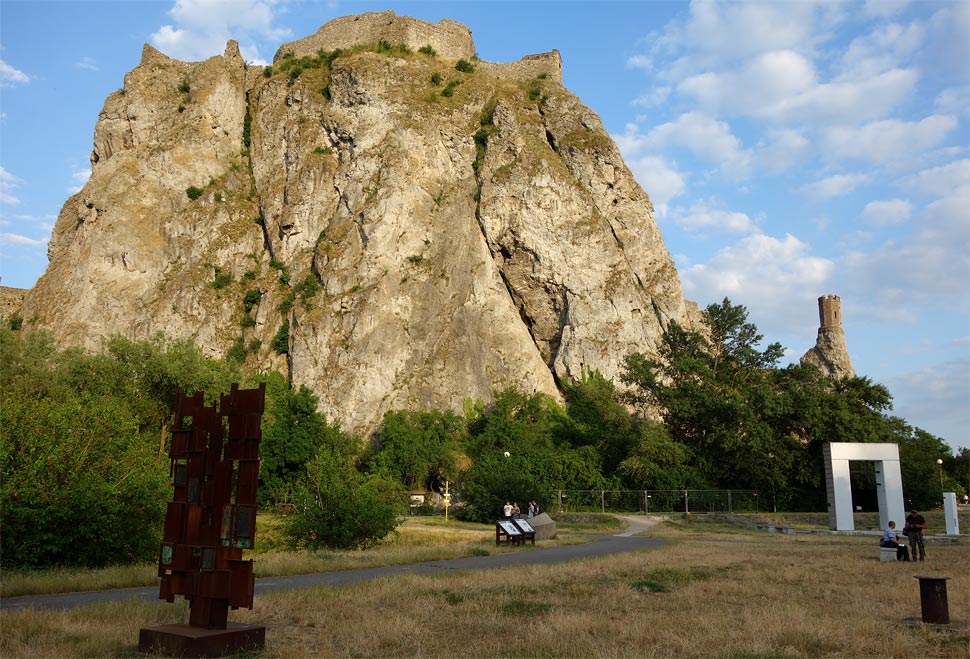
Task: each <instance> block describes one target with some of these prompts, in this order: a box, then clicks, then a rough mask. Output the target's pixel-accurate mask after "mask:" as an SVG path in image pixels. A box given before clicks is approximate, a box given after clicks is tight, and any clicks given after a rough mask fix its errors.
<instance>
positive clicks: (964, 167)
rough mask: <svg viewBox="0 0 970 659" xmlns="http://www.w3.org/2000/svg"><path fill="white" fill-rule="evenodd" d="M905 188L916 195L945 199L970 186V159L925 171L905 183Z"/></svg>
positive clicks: (909, 178)
mask: <svg viewBox="0 0 970 659" xmlns="http://www.w3.org/2000/svg"><path fill="white" fill-rule="evenodd" d="M902 185H903V188H904V189H906V190H909V191H911V192H913V193H915V194H920V195H926V196H932V197H945V196H947V195H949V194H952V193H953V192H954V191H955V190H958V189H959V188H961V187H963V186H966V185H970V158H964V159H962V160H956V161H954V162H951V163H947V164H946V165H940V166H939V167H931V168H930V169H924V170H923V171H921V172H919V173H918V174H914V175H913V176H910V177H908V178H907V179H905V180H904V181H903V184H902Z"/></svg>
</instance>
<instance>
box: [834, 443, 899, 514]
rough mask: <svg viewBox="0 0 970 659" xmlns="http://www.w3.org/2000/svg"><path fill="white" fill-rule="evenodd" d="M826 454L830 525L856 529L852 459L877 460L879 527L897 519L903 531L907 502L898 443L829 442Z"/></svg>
mask: <svg viewBox="0 0 970 659" xmlns="http://www.w3.org/2000/svg"><path fill="white" fill-rule="evenodd" d="M822 451H823V455H824V456H825V489H826V493H827V494H828V500H829V528H831V529H834V530H836V531H854V530H855V520H854V519H853V517H852V513H853V509H852V487H851V484H850V482H849V462H851V461H853V460H856V461H866V462H875V463H876V498H877V499H878V501H879V528H881V529H884V528H886V527H887V526H888V525H889V520H893V521H895V522H896V527H897V528H898V529H899V530H900V533H901V532H902V524H903V521H904V518H905V517H906V508H905V506H904V504H903V479H902V475H901V473H900V471H899V447H898V446H897V445H895V444H863V443H855V442H851V443H850V442H829V443H826V444H825V445H823V447H822Z"/></svg>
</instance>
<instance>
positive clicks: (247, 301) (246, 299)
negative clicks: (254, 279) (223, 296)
mask: <svg viewBox="0 0 970 659" xmlns="http://www.w3.org/2000/svg"><path fill="white" fill-rule="evenodd" d="M262 298H263V294H262V293H260V292H259V291H258V290H257V289H255V288H250V289H249V290H248V291H246V294H245V295H243V309H245V310H246V313H249V312H250V311H252V310H253V307H255V306H256V305H257V304H259V301H260V300H261V299H262Z"/></svg>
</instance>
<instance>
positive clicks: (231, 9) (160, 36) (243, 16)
mask: <svg viewBox="0 0 970 659" xmlns="http://www.w3.org/2000/svg"><path fill="white" fill-rule="evenodd" d="M280 4H281V3H280V2H279V0H176V1H175V5H174V6H173V7H172V9H171V10H169V12H168V13H169V16H171V17H172V19H173V20H174V21H175V23H176V25H163V26H161V27H160V28H159V29H158V31H157V32H155V33H154V34H153V35H152V36H151V41H152V44H153V45H154V46H155V47H156V48H158V49H159V50H161V51H162V52H164V53H165V54H167V55H169V56H170V57H174V58H176V59H182V60H201V59H205V58H207V57H211V56H213V55H219V54H221V53H222V52H223V51H224V49H225V46H226V41H228V40H229V39H236V40H237V41H239V42H240V51H241V52H242V53H243V55H244V57H246V58H247V59H249V60H250V61H254V60H258V59H260V58H259V51H258V48H257V47H256V46H255V45H254V44H253V43H252V41H253V40H254V39H267V40H270V41H273V42H280V41H282V40H285V39H286V38H288V37H289V36H290V31H289V30H287V29H285V28H277V27H274V26H273V21H274V19H275V13H276V11H277V10H278V8H279V6H280Z"/></svg>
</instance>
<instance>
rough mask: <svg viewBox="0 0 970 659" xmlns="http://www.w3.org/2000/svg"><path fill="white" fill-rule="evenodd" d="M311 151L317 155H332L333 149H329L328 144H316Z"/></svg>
mask: <svg viewBox="0 0 970 659" xmlns="http://www.w3.org/2000/svg"><path fill="white" fill-rule="evenodd" d="M313 152H314V153H316V154H317V155H321V156H330V155H333V149H331V148H330V147H329V146H318V147H315V148H314V149H313Z"/></svg>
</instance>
